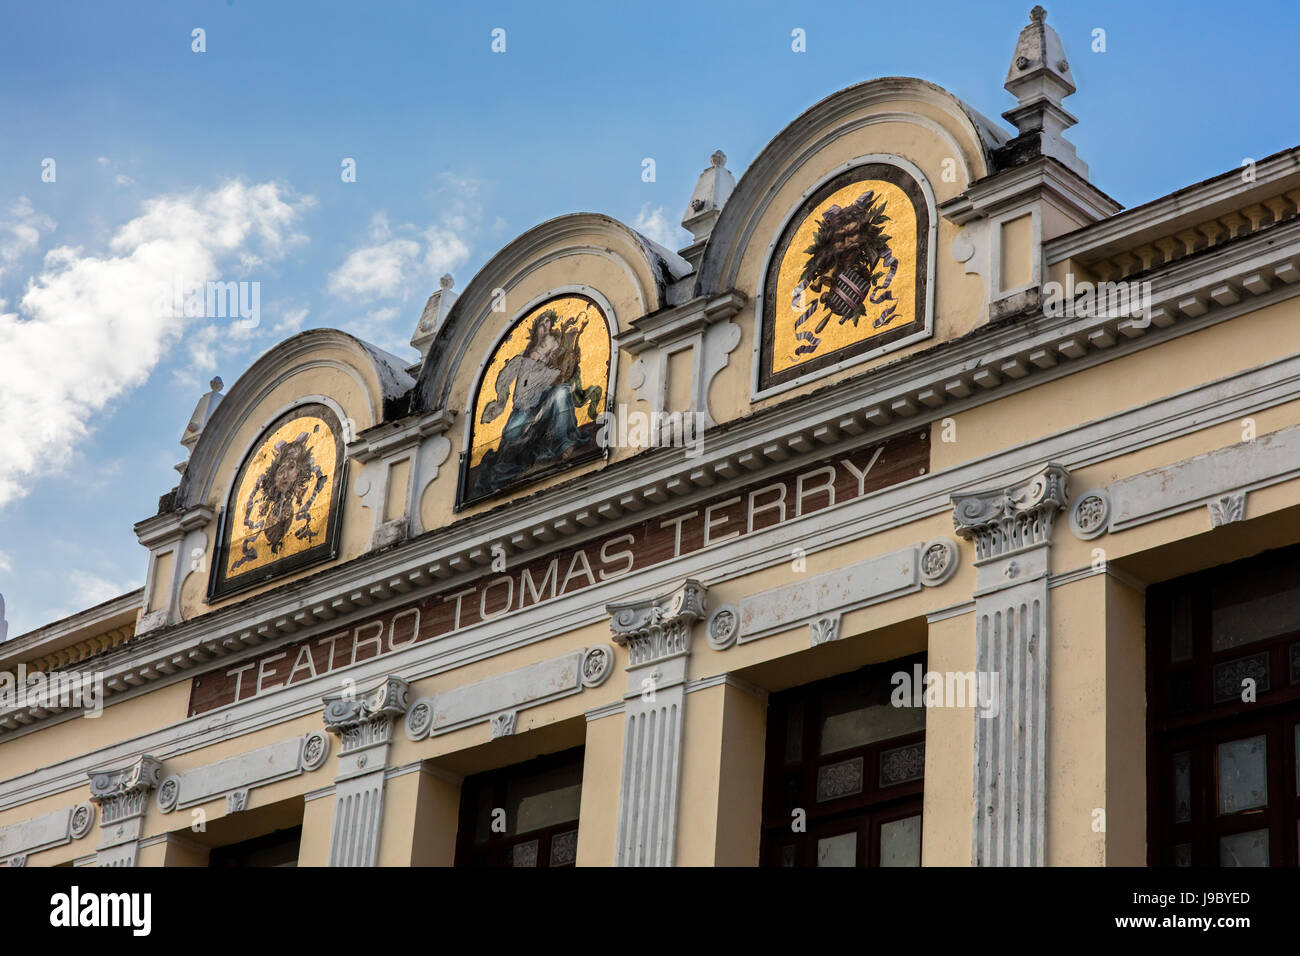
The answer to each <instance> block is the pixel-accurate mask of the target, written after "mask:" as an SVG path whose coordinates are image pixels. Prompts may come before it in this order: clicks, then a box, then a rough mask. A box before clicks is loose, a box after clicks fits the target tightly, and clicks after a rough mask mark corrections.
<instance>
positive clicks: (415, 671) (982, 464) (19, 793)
mask: <svg viewBox="0 0 1300 956" xmlns="http://www.w3.org/2000/svg"><path fill="white" fill-rule="evenodd" d="M1112 351H1113V350H1112ZM1297 398H1300V357H1296V356H1288V357H1285V358H1282V359H1279V360H1277V361H1276V362H1271V363H1268V364H1266V365H1262V366H1259V367H1256V368H1253V369H1249V370H1247V371H1244V372H1240V373H1234V374H1231V375H1228V376H1225V377H1224V378H1222V379H1219V380H1216V381H1213V382H1207V383H1205V384H1203V385H1199V386H1195V387H1192V388H1189V389H1185V390H1183V391H1181V392H1177V393H1175V394H1173V395H1169V396H1166V397H1164V398H1162V399H1159V400H1157V401H1155V402H1151V403H1149V404H1147V405H1143V406H1138V407H1134V408H1130V409H1126V410H1124V411H1121V412H1118V413H1116V414H1114V415H1111V416H1107V417H1104V418H1100V419H1097V420H1095V421H1091V422H1087V423H1085V424H1082V425H1078V426H1075V427H1072V428H1069V429H1065V430H1063V431H1061V432H1059V433H1056V434H1053V435H1051V436H1047V437H1045V438H1041V439H1035V440H1031V441H1027V442H1023V443H1021V444H1019V445H1016V446H1012V447H1010V448H1006V449H1002V450H1000V451H998V452H996V453H991V454H990V455H987V456H984V457H982V458H979V459H975V460H972V461H969V462H964V463H961V464H959V465H956V466H954V467H952V468H949V469H947V470H945V471H941V472H936V473H933V474H927V475H925V476H921V477H919V478H916V479H912V480H910V481H907V482H904V483H901V484H899V485H894V486H890V487H889V488H886V489H883V490H881V491H878V492H873V493H871V494H869V495H867V496H865V497H863V498H861V499H856V500H854V501H852V502H849V503H847V504H845V505H841V506H837V507H836V508H835V509H834V510H833V511H832V512H829V513H825V512H817V513H814V514H813V515H809V516H807V517H805V518H800V519H794V520H793V521H791V522H787V523H786V524H784V525H779V526H776V527H774V528H772V529H768V530H765V531H761V532H757V533H756V534H755V535H746V536H744V537H743V538H742V539H739V540H738V541H731V542H724V543H721V544H717V545H713V546H711V547H710V548H707V549H703V550H701V551H697V552H693V553H692V554H690V555H686V556H684V557H683V558H681V559H679V560H677V561H674V562H667V563H665V564H664V565H660V566H657V567H652V568H649V569H647V570H646V571H645V572H643V573H639V574H638V575H637V576H636V579H635V583H636V586H638V587H645V588H648V589H653V588H655V587H658V586H660V585H661V584H665V583H667V582H668V581H669V579H670V578H672V577H674V576H676V577H677V578H678V579H680V577H681V576H682V575H684V574H690V575H694V576H696V577H699V578H701V580H703V581H704V582H705V583H707V584H710V585H716V584H717V583H719V582H721V581H725V580H728V579H730V578H733V577H739V576H741V575H744V574H748V573H750V572H751V571H755V570H760V569H762V568H765V567H772V566H774V565H777V564H783V563H786V562H787V561H788V560H789V547H790V543H791V542H793V541H797V540H799V539H803V546H805V549H806V550H808V551H809V552H810V553H814V552H816V551H819V550H822V549H823V548H829V547H834V546H835V545H837V544H841V543H844V542H846V541H853V540H859V539H863V538H866V537H868V536H870V535H872V534H877V533H880V532H881V531H885V530H888V529H890V528H893V527H898V526H901V525H905V524H908V523H910V522H913V521H917V520H922V519H924V518H927V517H931V516H934V515H936V514H941V513H944V512H947V511H949V510H950V505H949V503H948V498H949V495H950V494H951V493H952V492H954V491H956V490H958V489H962V488H969V487H972V486H976V485H982V484H992V483H994V482H997V481H999V480H1004V479H1010V478H1011V477H1014V475H1015V474H1016V473H1018V472H1021V471H1023V470H1024V468H1026V467H1028V466H1029V465H1031V464H1032V463H1034V462H1041V461H1044V460H1056V461H1060V462H1061V463H1062V464H1064V465H1066V466H1067V467H1069V468H1082V467H1086V466H1088V465H1091V464H1095V463H1097V462H1101V461H1105V460H1109V459H1112V458H1116V457H1119V456H1122V455H1125V454H1128V453H1131V452H1133V451H1137V450H1140V449H1143V448H1147V447H1151V446H1154V445H1159V444H1162V443H1164V442H1167V441H1170V440H1172V439H1174V438H1178V437H1181V436H1183V435H1187V434H1191V433H1194V432H1198V431H1202V430H1205V429H1208V428H1212V427H1214V426H1216V425H1220V424H1223V423H1225V422H1231V421H1236V420H1237V419H1239V418H1240V417H1241V416H1242V415H1243V414H1257V413H1258V412H1260V411H1261V410H1263V409H1266V408H1269V407H1273V406H1276V405H1279V404H1282V403H1285V402H1290V401H1294V400H1296V399H1297ZM909 425H911V426H912V427H915V422H909ZM872 440H874V436H873V439H872ZM732 484H735V483H732ZM726 487H727V486H721V485H719V486H714V487H713V488H711V489H703V490H702V491H700V492H699V495H700V496H703V495H705V494H708V495H710V496H711V495H713V494H717V493H719V492H720V491H725V490H726ZM692 500H693V499H692V498H691V497H688V496H683V497H682V498H681V499H679V500H678V502H677V503H675V504H674V505H672V507H674V508H676V507H681V506H689V504H690V503H691V501H692ZM505 510H506V511H512V510H514V508H513V506H512V509H505ZM646 514H647V513H645V512H643V513H642V515H643V517H644V516H645V515H646ZM529 520H533V519H531V518H530V519H529ZM814 528H815V529H816V531H815V533H814V532H813V530H812V529H814ZM455 532H456V529H455V528H454V527H453V528H449V529H447V536H448V537H455ZM479 540H482V539H481V538H480V539H479ZM813 542H815V543H813ZM810 543H812V546H811V547H807V545H809V544H810ZM426 545H427V542H423V541H422V542H413V543H412V544H411V545H408V546H407V548H405V549H395V551H394V552H392V553H386V554H384V555H378V556H375V557H373V558H371V559H368V560H364V559H361V560H364V564H363V566H361V567H354V566H352V565H347V566H344V567H343V568H342V569H334V570H331V571H329V572H327V574H326V575H323V576H324V577H328V578H329V579H330V580H331V581H332V580H334V579H336V578H337V579H340V580H350V581H353V582H354V581H355V580H356V578H357V576H358V575H364V576H365V577H366V578H367V579H369V580H387V579H388V578H389V577H391V576H395V575H397V574H399V573H402V569H403V568H420V567H427V566H428V565H427V561H428V556H429V553H430V551H431V550H433V549H432V548H430V547H427V546H426ZM455 546H456V544H455V542H454V541H453V542H449V543H447V544H445V545H442V546H441V547H442V548H446V549H452V548H454V547H455ZM456 580H457V579H449V580H448V581H447V585H448V586H450V585H453V584H455V583H456ZM627 584H628V582H627V581H625V580H624V579H623V578H615V579H613V580H611V581H607V582H602V583H600V584H598V585H596V589H595V590H593V589H590V588H588V589H584V590H583V591H581V592H577V593H576V594H575V595H574V596H573V597H571V598H568V599H565V598H561V599H558V600H556V601H551V602H547V603H545V604H542V605H535V606H532V607H530V608H528V609H526V610H524V611H521V612H518V613H517V614H511V615H506V616H503V617H502V618H499V619H497V620H495V621H493V622H488V624H487V625H475V626H473V627H472V628H467V629H465V630H464V631H462V632H457V633H456V634H455V635H450V636H449V637H451V638H453V639H451V640H449V639H448V638H442V639H439V640H438V641H436V642H428V643H425V644H418V645H414V646H413V647H411V648H408V649H406V650H404V651H401V652H398V653H396V654H389V655H384V656H383V657H381V658H377V659H375V660H374V661H367V662H363V663H359V664H357V665H355V669H349V676H354V677H355V678H356V679H358V680H366V679H369V678H370V677H372V676H378V675H379V674H381V673H383V672H385V669H386V668H388V667H390V666H391V667H392V668H393V669H394V670H399V671H400V672H402V673H404V674H406V675H408V676H409V678H410V679H411V680H418V679H421V678H423V677H427V676H432V675H434V674H438V673H444V672H446V671H448V670H451V669H454V668H456V667H460V666H464V665H466V664H468V663H472V662H474V661H476V660H483V659H485V658H487V657H489V656H492V655H494V654H499V653H505V652H507V651H510V650H514V649H517V648H519V647H523V646H527V645H529V644H531V643H534V642H536V641H539V640H547V639H549V638H550V637H551V635H552V634H554V633H556V632H557V629H558V630H569V629H572V628H577V627H580V626H584V625H586V624H590V623H593V622H595V621H598V620H600V619H602V618H603V617H604V611H603V604H604V603H607V602H608V601H610V600H615V599H617V598H619V597H622V596H623V595H624V594H625V588H626V586H627ZM338 590H339V588H338V587H337V586H336V585H334V584H329V585H328V587H327V586H325V585H322V586H321V590H320V592H319V596H317V595H313V594H312V593H311V592H310V591H308V592H307V593H306V594H304V593H303V590H302V589H301V588H295V589H290V591H291V592H292V593H291V594H288V595H286V594H283V593H277V594H271V595H264V596H261V597H260V598H257V599H253V600H251V601H250V604H251V605H253V607H250V608H249V609H246V610H244V612H243V615H242V620H238V619H237V620H236V621H235V622H234V623H233V624H231V625H228V626H230V627H231V629H232V630H234V628H235V627H247V626H250V625H251V624H252V623H253V622H255V621H261V622H267V621H270V622H274V621H276V620H278V619H281V618H283V617H291V616H292V614H293V611H292V609H293V608H302V607H309V606H312V602H319V601H320V600H322V599H323V597H324V596H327V595H328V594H331V593H338ZM349 590H350V589H349ZM432 590H433V585H426V586H425V587H423V588H421V589H416V590H412V591H411V592H410V593H408V594H396V595H394V596H393V597H392V598H391V600H389V601H387V602H383V603H380V604H376V605H372V606H370V607H368V608H362V609H359V610H357V611H356V612H355V613H354V614H352V615H345V616H344V617H341V618H338V619H335V620H334V621H332V622H331V623H330V624H329V625H328V626H329V627H338V626H340V625H345V624H346V623H347V621H348V620H355V619H359V618H360V617H361V616H364V615H369V614H373V613H376V612H377V611H378V610H382V609H383V608H384V607H388V606H392V607H395V606H397V604H398V603H402V602H406V601H409V600H413V599H417V598H418V597H419V596H420V595H421V594H422V593H431V592H432ZM933 593H934V595H935V597H936V599H939V598H941V592H940V591H938V590H935V591H934V592H933ZM953 607H959V605H951V604H947V603H945V604H941V605H940V606H939V608H938V609H937V610H936V611H935V612H932V614H933V615H939V614H944V613H945V611H946V610H947V609H951V608H953ZM953 613H964V612H963V611H954V612H953ZM933 619H935V620H941V619H943V618H942V617H934V618H933ZM211 625H212V622H211V621H205V620H200V621H198V622H190V623H187V625H185V626H183V627H181V628H178V629H176V630H175V631H174V632H172V633H170V634H160V635H158V638H157V640H156V642H153V643H149V644H146V645H144V646H141V647H132V646H127V647H124V648H120V649H117V650H116V651H114V652H110V654H109V655H107V656H106V657H105V658H103V659H101V661H100V664H101V666H103V667H104V669H105V670H106V671H107V673H108V674H113V673H123V672H132V673H133V672H135V671H137V670H139V669H141V668H144V667H147V666H149V663H150V662H151V661H154V660H160V659H162V660H165V659H168V658H169V657H170V656H175V655H178V654H181V653H183V652H185V650H186V648H191V647H193V646H195V644H196V643H204V644H206V643H208V642H210V641H212V640H213V636H212V634H213V631H212V627H211ZM203 631H206V632H207V636H202V632H203ZM322 632H324V631H322ZM220 633H222V631H217V634H220ZM235 633H239V632H238V631H237V630H236V631H235ZM301 636H303V634H302V632H289V633H286V634H284V635H283V637H282V638H281V640H283V641H291V640H295V639H297V638H299V637H301ZM275 646H276V644H275V643H274V642H267V643H264V644H259V645H257V646H254V647H252V648H250V649H248V650H246V651H245V652H244V654H243V656H245V657H247V656H253V655H255V654H260V653H263V652H264V651H266V650H268V649H271V648H274V647H275ZM239 659H241V658H240V656H238V655H231V656H229V657H226V658H223V659H221V660H220V661H218V662H217V663H216V665H215V667H229V666H230V665H231V663H233V662H235V661H237V660H239ZM215 667H213V668H212V669H215ZM195 673H198V671H196V670H182V671H180V672H177V673H173V674H171V675H167V676H166V677H161V676H160V677H159V679H158V680H157V681H154V682H147V683H145V684H143V685H142V686H139V687H136V688H133V689H132V690H131V691H129V692H127V693H123V694H120V695H117V696H115V697H114V698H113V700H112V702H111V703H117V702H118V701H122V700H128V699H132V698H134V697H137V696H139V695H140V694H144V693H149V692H151V691H153V690H154V689H156V688H157V687H159V686H165V685H166V684H169V683H173V682H175V681H178V680H188V679H190V678H191V677H192V676H193V675H194V674H195ZM318 680H322V681H325V683H313V682H312V681H303V682H301V683H300V684H295V685H294V686H293V687H291V688H287V689H285V690H283V691H281V692H279V693H277V694H274V695H270V696H269V697H268V698H253V699H250V700H248V701H245V702H242V703H240V704H236V705H231V706H230V707H227V708H223V709H220V710H216V711H210V712H207V713H204V714H202V715H199V716H196V717H192V718H186V719H184V720H181V721H179V722H177V723H175V724H172V725H170V726H168V727H163V728H159V729H157V730H153V731H149V732H148V733H145V734H141V735H139V736H137V737H133V738H131V739H129V740H125V741H120V742H117V743H114V744H111V745H108V746H106V747H102V748H100V749H98V750H96V751H94V752H92V753H89V754H83V755H79V756H76V757H72V758H69V759H67V760H64V761H60V762H58V763H56V764H54V765H52V766H49V767H45V768H42V769H39V770H35V771H31V772H28V773H25V774H22V775H20V776H18V777H12V778H10V779H8V780H6V781H4V782H3V783H0V810H3V809H8V808H11V807H13V806H17V805H21V804H24V803H29V802H32V801H35V800H37V799H41V798H44V797H47V796H50V795H53V794H56V793H61V792H65V791H67V790H71V789H75V788H77V787H79V786H83V785H84V780H85V776H84V775H85V773H86V772H87V771H88V770H90V769H93V768H94V767H95V766H98V765H103V764H110V763H113V762H117V761H123V760H127V759H129V758H130V757H131V756H132V755H133V754H137V753H141V752H149V753H156V754H157V755H158V756H159V757H161V758H163V759H167V758H170V757H175V756H178V755H180V754H184V753H189V752H191V751H194V750H199V749H202V748H204V747H207V746H210V745H212V744H214V743H218V742H220V741H223V740H229V739H232V738H233V737H236V736H239V735H241V734H244V733H251V732H254V731H256V730H259V729H264V728H266V727H271V726H275V725H276V724H278V723H281V722H283V721H287V720H291V719H294V718H297V717H301V716H303V715H305V714H309V713H312V712H316V711H318V710H319V693H320V690H321V689H323V688H326V687H328V686H332V683H333V680H334V677H333V676H331V677H329V678H326V677H322V678H318ZM600 710H601V709H600V708H596V709H594V710H593V713H595V712H599V711H600ZM78 717H79V714H77V713H65V714H62V715H58V716H54V717H51V718H47V719H46V721H45V722H43V723H33V724H29V725H27V726H25V727H23V728H21V729H19V730H15V731H12V732H11V734H12V736H10V737H7V738H6V739H13V737H16V736H20V735H22V734H25V733H29V732H33V731H35V730H38V729H40V728H42V727H45V726H49V724H50V723H51V722H61V721H63V720H71V719H77V718H78Z"/></svg>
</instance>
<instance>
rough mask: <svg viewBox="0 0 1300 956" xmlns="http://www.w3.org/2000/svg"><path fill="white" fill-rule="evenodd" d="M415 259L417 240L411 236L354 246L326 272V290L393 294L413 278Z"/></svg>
mask: <svg viewBox="0 0 1300 956" xmlns="http://www.w3.org/2000/svg"><path fill="white" fill-rule="evenodd" d="M419 259H420V244H419V243H418V242H415V241H414V240H411V239H390V240H389V241H388V242H384V243H381V244H380V245H377V246H366V247H364V248H361V249H356V250H354V251H353V252H352V253H351V254H349V255H348V257H347V258H346V259H344V260H343V265H341V266H339V268H338V269H337V270H336V271H335V272H334V273H333V274H331V275H330V279H329V290H330V292H333V293H334V294H336V295H346V296H350V297H351V298H354V299H391V298H394V297H396V296H398V295H400V294H401V293H402V291H403V290H404V289H406V287H407V286H408V284H409V283H410V282H411V280H412V279H413V278H414V273H415V271H416V267H417V265H418V263H419Z"/></svg>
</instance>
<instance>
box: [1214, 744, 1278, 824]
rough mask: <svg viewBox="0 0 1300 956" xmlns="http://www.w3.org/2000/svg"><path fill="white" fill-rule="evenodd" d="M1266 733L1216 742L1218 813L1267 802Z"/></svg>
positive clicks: (1261, 805)
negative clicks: (1217, 749) (1217, 755)
mask: <svg viewBox="0 0 1300 956" xmlns="http://www.w3.org/2000/svg"><path fill="white" fill-rule="evenodd" d="M1265 740H1266V738H1265V736H1264V735H1263V734H1260V735H1259V736H1257V737H1246V738H1243V739H1242V740H1228V741H1225V742H1224V743H1221V744H1219V812H1220V813H1239V812H1240V811H1242V810H1251V809H1254V808H1255V807H1263V806H1267V804H1268V754H1267V752H1266V751H1265Z"/></svg>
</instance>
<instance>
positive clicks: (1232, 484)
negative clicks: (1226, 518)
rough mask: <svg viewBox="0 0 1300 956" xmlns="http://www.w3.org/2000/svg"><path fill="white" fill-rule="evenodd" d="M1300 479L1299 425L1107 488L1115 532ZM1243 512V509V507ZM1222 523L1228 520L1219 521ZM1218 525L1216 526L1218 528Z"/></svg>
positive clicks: (1111, 527) (1114, 483)
mask: <svg viewBox="0 0 1300 956" xmlns="http://www.w3.org/2000/svg"><path fill="white" fill-rule="evenodd" d="M1297 475H1300V425H1292V426H1289V427H1287V428H1282V429H1279V430H1278V431H1275V432H1270V433H1269V434H1266V435H1260V436H1258V437H1257V438H1255V440H1254V441H1247V442H1240V443H1238V444H1235V445H1230V446H1229V447H1227V448H1219V449H1216V450H1214V451H1211V452H1206V453H1204V454H1201V455H1195V456H1193V457H1191V458H1184V459H1183V460H1181V461H1176V462H1173V463H1171V464H1168V465H1163V466H1161V467H1159V468H1153V469H1151V470H1150V471H1144V472H1142V473H1141V474H1137V475H1133V476H1132V477H1130V478H1122V479H1120V480H1119V481H1113V482H1111V483H1110V485H1109V486H1108V487H1107V492H1108V494H1109V496H1110V500H1111V512H1110V530H1111V532H1115V531H1123V530H1127V529H1129V528H1136V527H1139V526H1141V525H1144V524H1147V523H1148V522H1151V521H1157V520H1159V519H1160V518H1166V517H1169V516H1170V515H1175V514H1180V513H1182V512H1184V511H1191V510H1194V509H1196V508H1201V507H1205V506H1207V505H1209V506H1211V507H1210V510H1211V514H1213V506H1214V505H1215V504H1217V503H1218V502H1219V499H1220V498H1222V497H1224V496H1228V495H1240V494H1243V493H1245V492H1250V491H1256V490H1258V489H1260V488H1267V487H1269V486H1270V485H1276V484H1279V483H1281V482H1283V481H1289V480H1290V479H1292V478H1294V477H1296V476H1297ZM1241 513H1242V514H1244V507H1243V509H1242V512H1241ZM1219 523H1223V522H1219ZM1216 526H1217V525H1216Z"/></svg>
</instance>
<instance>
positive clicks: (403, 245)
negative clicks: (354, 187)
mask: <svg viewBox="0 0 1300 956" xmlns="http://www.w3.org/2000/svg"><path fill="white" fill-rule="evenodd" d="M477 193H478V182H477V181H476V180H474V179H469V178H466V177H457V176H451V175H450V174H447V175H444V176H443V177H442V180H441V183H440V185H439V188H438V190H437V196H438V201H439V203H440V205H441V206H442V208H443V211H442V213H441V214H440V215H439V216H438V218H437V219H436V220H435V221H434V222H433V223H432V224H430V225H429V226H428V227H426V228H425V229H424V230H423V231H422V232H421V231H419V230H418V229H417V227H416V226H414V225H413V224H411V223H403V224H402V225H400V226H399V227H397V228H396V229H394V227H393V226H392V225H391V224H390V223H389V221H388V215H387V214H386V213H383V212H377V213H375V214H374V216H372V217H371V219H370V226H369V229H368V230H367V233H368V236H369V241H368V243H367V244H366V245H364V246H361V247H360V248H357V249H354V250H353V251H352V252H350V253H348V255H347V258H345V259H344V260H343V264H342V265H341V266H339V267H338V269H336V270H335V271H334V272H333V273H331V274H330V277H329V291H330V292H332V293H334V294H336V295H344V296H347V297H348V298H350V299H352V300H354V301H361V302H367V303H373V302H375V301H377V300H379V299H402V300H405V299H406V298H408V297H409V296H411V295H412V294H416V295H428V294H429V293H430V292H432V291H433V290H434V289H435V288H437V279H438V277H439V276H441V275H442V274H443V273H444V272H454V271H455V270H456V269H459V268H460V267H461V266H463V265H465V263H467V262H469V255H470V246H469V238H468V237H469V236H470V234H471V233H472V232H473V222H474V220H476V219H477V217H478V214H479V209H478V206H477V204H476V203H475V201H474V197H475V196H476V195H477ZM394 233H397V236H396V237H395V236H394ZM408 236H416V237H417V238H404V237H408ZM421 241H422V242H421ZM368 318H369V317H368ZM375 344H376V345H378V344H379V343H378V342H376V343H375Z"/></svg>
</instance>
